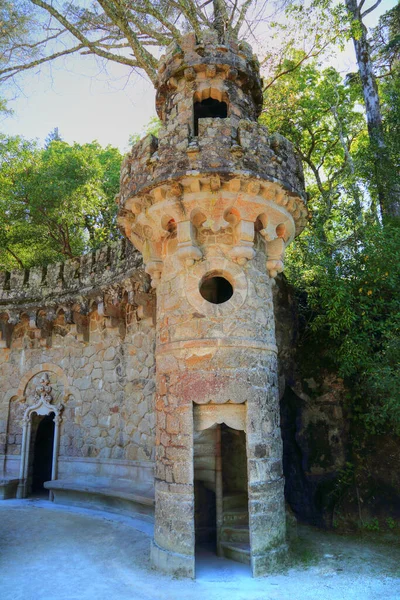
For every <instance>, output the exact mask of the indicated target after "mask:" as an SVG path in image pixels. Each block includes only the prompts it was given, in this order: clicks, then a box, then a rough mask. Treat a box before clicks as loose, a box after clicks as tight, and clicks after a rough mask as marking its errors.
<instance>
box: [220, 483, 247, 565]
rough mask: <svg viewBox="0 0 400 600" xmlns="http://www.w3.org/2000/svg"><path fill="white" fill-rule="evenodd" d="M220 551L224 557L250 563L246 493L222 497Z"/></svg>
mask: <svg viewBox="0 0 400 600" xmlns="http://www.w3.org/2000/svg"><path fill="white" fill-rule="evenodd" d="M221 551H222V554H223V556H225V558H229V559H231V560H235V561H236V562H241V563H244V564H247V565H249V564H250V532H249V512H248V506H247V494H246V493H241V492H237V493H232V494H227V495H225V496H224V499H223V524H222V529H221Z"/></svg>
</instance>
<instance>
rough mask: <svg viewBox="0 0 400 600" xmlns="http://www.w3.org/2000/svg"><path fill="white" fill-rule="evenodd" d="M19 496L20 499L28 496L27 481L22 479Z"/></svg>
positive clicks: (18, 489) (18, 491)
mask: <svg viewBox="0 0 400 600" xmlns="http://www.w3.org/2000/svg"><path fill="white" fill-rule="evenodd" d="M17 498H18V500H22V499H23V498H26V485H25V481H20V482H19V484H18V487H17Z"/></svg>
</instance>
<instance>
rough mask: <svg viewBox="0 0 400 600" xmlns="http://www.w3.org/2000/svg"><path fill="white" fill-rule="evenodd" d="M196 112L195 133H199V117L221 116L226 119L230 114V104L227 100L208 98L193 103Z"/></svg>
mask: <svg viewBox="0 0 400 600" xmlns="http://www.w3.org/2000/svg"><path fill="white" fill-rule="evenodd" d="M193 114H194V135H195V136H197V135H199V119H207V118H212V119H214V118H216V117H217V118H220V119H226V117H227V116H228V106H227V104H226V102H220V101H219V100H214V98H207V99H206V100H202V101H201V102H195V103H194V105H193Z"/></svg>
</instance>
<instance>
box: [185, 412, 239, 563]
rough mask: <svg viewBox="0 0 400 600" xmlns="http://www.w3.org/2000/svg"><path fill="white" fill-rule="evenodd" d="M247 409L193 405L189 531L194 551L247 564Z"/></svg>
mask: <svg viewBox="0 0 400 600" xmlns="http://www.w3.org/2000/svg"><path fill="white" fill-rule="evenodd" d="M246 416H247V407H246V404H245V403H242V404H232V403H224V404H208V405H198V404H195V405H194V407H193V425H194V427H193V435H194V440H193V442H194V443H193V460H194V468H193V472H194V507H195V515H194V528H195V546H196V554H197V552H199V551H200V552H204V551H205V550H206V551H207V552H210V551H211V552H212V553H216V554H217V555H218V556H225V557H227V558H231V559H233V560H236V561H238V562H243V563H245V564H250V534H249V511H248V478H247V445H246Z"/></svg>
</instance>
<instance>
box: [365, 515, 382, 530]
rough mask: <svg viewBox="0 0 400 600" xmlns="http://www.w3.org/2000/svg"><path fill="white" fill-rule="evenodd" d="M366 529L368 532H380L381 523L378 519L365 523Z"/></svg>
mask: <svg viewBox="0 0 400 600" xmlns="http://www.w3.org/2000/svg"><path fill="white" fill-rule="evenodd" d="M364 529H365V530H366V531H380V525H379V521H378V519H377V518H376V517H374V518H373V519H371V520H370V521H367V522H366V523H364Z"/></svg>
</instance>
